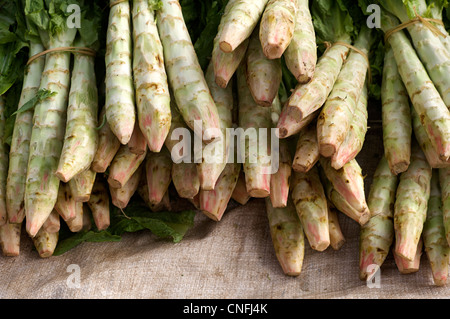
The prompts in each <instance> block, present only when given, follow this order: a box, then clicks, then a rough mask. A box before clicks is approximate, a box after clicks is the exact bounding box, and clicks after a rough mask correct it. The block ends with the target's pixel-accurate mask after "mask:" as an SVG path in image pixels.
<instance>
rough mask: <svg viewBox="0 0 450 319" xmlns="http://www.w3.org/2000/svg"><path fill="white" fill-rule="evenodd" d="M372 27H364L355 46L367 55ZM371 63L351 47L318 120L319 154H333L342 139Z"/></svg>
mask: <svg viewBox="0 0 450 319" xmlns="http://www.w3.org/2000/svg"><path fill="white" fill-rule="evenodd" d="M370 42H371V29H369V28H367V27H362V29H361V31H360V33H359V35H358V38H357V39H356V41H355V43H354V46H355V47H356V48H358V49H359V50H361V51H362V52H363V53H364V54H366V55H368V54H369V50H370ZM368 68H369V65H368V61H367V60H366V58H364V56H363V55H362V54H360V53H358V52H356V51H351V52H350V54H349V57H348V59H347V61H346V62H345V64H344V66H343V67H342V70H341V72H340V73H339V76H338V78H337V80H336V83H335V84H334V86H333V89H332V91H331V93H330V95H329V96H328V99H327V101H326V102H325V105H324V107H323V109H322V111H321V113H320V115H319V118H318V120H317V138H318V141H319V150H320V154H321V155H323V156H325V157H330V156H332V155H333V154H334V153H335V152H336V151H337V150H338V149H339V146H340V145H341V144H342V143H343V141H344V139H345V137H346V135H347V132H348V130H349V128H350V124H351V121H352V118H353V114H354V113H355V109H356V107H357V104H358V100H359V96H360V95H361V92H362V89H363V86H364V83H365V81H366V76H367V71H368Z"/></svg>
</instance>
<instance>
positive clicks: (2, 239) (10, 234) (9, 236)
mask: <svg viewBox="0 0 450 319" xmlns="http://www.w3.org/2000/svg"><path fill="white" fill-rule="evenodd" d="M21 231H22V223H10V222H9V221H7V222H6V224H5V225H3V226H0V247H1V249H2V253H3V256H7V257H16V256H19V254H20V234H21Z"/></svg>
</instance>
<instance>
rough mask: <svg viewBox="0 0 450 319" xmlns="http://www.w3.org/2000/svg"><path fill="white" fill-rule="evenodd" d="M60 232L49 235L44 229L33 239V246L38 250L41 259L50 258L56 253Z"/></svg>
mask: <svg viewBox="0 0 450 319" xmlns="http://www.w3.org/2000/svg"><path fill="white" fill-rule="evenodd" d="M58 239H59V232H56V233H49V232H47V231H45V230H44V229H43V228H41V229H39V231H38V232H37V234H36V235H35V236H34V237H33V244H34V247H35V248H36V250H37V252H38V254H39V257H41V258H49V257H51V256H52V255H53V253H54V252H55V248H56V245H57V244H58Z"/></svg>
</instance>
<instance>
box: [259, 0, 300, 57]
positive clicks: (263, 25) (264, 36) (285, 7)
mask: <svg viewBox="0 0 450 319" xmlns="http://www.w3.org/2000/svg"><path fill="white" fill-rule="evenodd" d="M297 7H298V0H269V2H268V3H267V5H266V8H265V9H264V13H263V15H262V17H261V22H260V27H259V39H260V41H261V45H262V48H263V52H264V55H265V56H266V57H267V58H268V59H279V58H281V56H282V55H283V53H284V52H285V51H286V48H287V47H288V46H289V44H290V43H291V40H292V37H293V35H294V30H295V25H296V16H297Z"/></svg>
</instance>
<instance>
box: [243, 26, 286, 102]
mask: <svg viewBox="0 0 450 319" xmlns="http://www.w3.org/2000/svg"><path fill="white" fill-rule="evenodd" d="M257 31H258V30H257V29H255V31H254V32H253V34H252V35H251V37H250V43H249V44H248V49H247V56H246V76H247V84H248V88H249V89H250V92H251V94H252V96H253V99H254V100H255V102H256V104H258V105H261V106H266V107H270V106H271V105H272V103H273V101H274V99H275V97H276V96H277V95H278V89H279V88H280V83H281V78H282V70H281V60H280V59H274V60H270V59H268V58H267V57H266V56H265V55H264V52H263V49H262V47H261V42H260V41H259V36H258V32H257Z"/></svg>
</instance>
